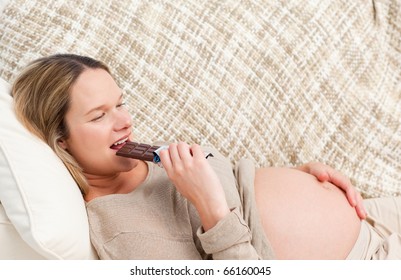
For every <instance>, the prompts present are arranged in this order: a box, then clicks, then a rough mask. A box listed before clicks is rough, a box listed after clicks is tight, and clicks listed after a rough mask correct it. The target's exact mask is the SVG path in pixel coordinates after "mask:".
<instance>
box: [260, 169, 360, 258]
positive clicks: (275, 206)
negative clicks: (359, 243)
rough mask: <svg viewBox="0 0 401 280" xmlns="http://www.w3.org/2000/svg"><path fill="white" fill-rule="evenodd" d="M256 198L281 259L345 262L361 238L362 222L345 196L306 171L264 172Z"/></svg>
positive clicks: (277, 255) (264, 224)
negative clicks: (358, 238) (343, 260)
mask: <svg viewBox="0 0 401 280" xmlns="http://www.w3.org/2000/svg"><path fill="white" fill-rule="evenodd" d="M255 196H256V203H257V206H258V209H259V211H260V215H261V218H262V223H263V228H264V230H265V233H266V235H267V238H268V239H269V241H270V243H271V245H272V247H273V250H274V252H275V254H276V257H277V258H278V259H344V258H346V256H347V255H348V253H349V252H350V251H351V249H352V247H353V245H354V243H355V241H356V239H357V237H358V234H359V230H360V220H359V218H358V216H357V214H356V211H355V209H354V208H353V207H351V206H350V204H349V202H348V200H347V198H346V196H345V194H344V192H343V191H342V190H341V189H339V188H337V187H336V186H334V185H332V184H330V183H327V182H325V183H321V182H319V181H318V180H317V179H316V178H315V177H314V176H311V175H309V174H307V173H305V172H301V171H298V170H295V169H290V168H266V169H260V170H258V172H257V173H256V179H255Z"/></svg>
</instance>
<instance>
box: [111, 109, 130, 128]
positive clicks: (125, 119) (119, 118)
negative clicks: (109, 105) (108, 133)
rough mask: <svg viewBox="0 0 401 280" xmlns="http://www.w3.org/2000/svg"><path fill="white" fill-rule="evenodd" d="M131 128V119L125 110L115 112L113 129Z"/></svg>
mask: <svg viewBox="0 0 401 280" xmlns="http://www.w3.org/2000/svg"><path fill="white" fill-rule="evenodd" d="M131 126H132V118H131V115H130V114H129V112H128V111H127V110H121V111H116V122H115V129H116V130H121V129H126V128H129V127H131Z"/></svg>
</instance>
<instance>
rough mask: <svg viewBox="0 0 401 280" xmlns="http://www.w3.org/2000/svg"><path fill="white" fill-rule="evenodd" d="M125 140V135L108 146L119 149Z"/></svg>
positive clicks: (126, 139)
mask: <svg viewBox="0 0 401 280" xmlns="http://www.w3.org/2000/svg"><path fill="white" fill-rule="evenodd" d="M127 141H128V137H126V138H124V139H121V140H119V141H117V142H115V143H114V144H113V145H111V146H110V149H113V150H119V149H121V148H122V146H124V145H125V143H126V142H127Z"/></svg>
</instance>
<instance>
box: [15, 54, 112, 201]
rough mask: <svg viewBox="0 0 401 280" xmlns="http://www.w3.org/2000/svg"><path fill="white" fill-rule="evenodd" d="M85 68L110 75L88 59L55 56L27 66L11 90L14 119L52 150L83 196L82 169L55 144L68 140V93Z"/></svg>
mask: <svg viewBox="0 0 401 280" xmlns="http://www.w3.org/2000/svg"><path fill="white" fill-rule="evenodd" d="M88 68H92V69H97V68H100V69H104V70H106V71H107V72H109V73H110V71H109V69H108V67H107V66H106V65H105V64H104V63H102V62H100V61H97V60H95V59H92V58H90V57H86V56H80V55H75V54H56V55H52V56H48V57H43V58H40V59H37V60H35V61H33V62H32V63H30V64H29V65H28V66H27V67H26V68H25V70H23V71H22V72H21V74H20V75H19V76H18V77H17V79H16V80H15V82H14V84H13V86H12V95H13V97H14V105H15V112H16V115H17V117H18V119H19V120H20V121H21V122H22V124H23V125H24V126H25V127H26V128H27V129H28V130H29V131H31V132H32V133H34V134H36V135H37V136H38V137H40V138H41V139H42V140H44V141H45V142H46V143H47V144H48V145H49V146H50V147H51V148H52V149H53V150H54V152H55V153H56V154H57V155H58V156H59V158H60V159H61V160H62V161H63V163H64V164H65V166H66V167H67V168H68V170H69V172H70V173H71V175H72V176H73V178H74V179H75V181H76V182H77V184H78V186H79V188H80V189H81V192H82V193H83V194H85V193H86V192H87V181H86V179H85V177H84V175H83V173H82V169H81V168H80V167H79V165H78V163H77V162H76V160H75V159H74V158H73V157H72V156H71V155H70V154H69V153H68V151H66V150H64V149H63V148H61V147H60V145H59V144H58V142H59V141H60V140H61V139H68V137H69V129H68V127H67V123H66V121H65V115H66V113H67V112H68V109H69V106H70V98H71V97H70V91H71V88H72V86H73V85H74V83H75V82H76V80H77V79H78V77H79V76H80V75H81V73H83V72H84V71H85V69H88Z"/></svg>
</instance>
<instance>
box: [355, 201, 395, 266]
mask: <svg viewBox="0 0 401 280" xmlns="http://www.w3.org/2000/svg"><path fill="white" fill-rule="evenodd" d="M364 205H365V207H366V210H367V212H368V218H367V219H366V220H364V221H362V224H361V230H360V233H359V236H358V239H357V241H356V242H355V245H354V247H353V248H352V250H351V252H350V253H349V255H348V257H347V259H349V260H361V259H362V260H390V259H392V260H394V259H397V260H400V259H401V197H386V198H373V199H366V200H365V201H364Z"/></svg>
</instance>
